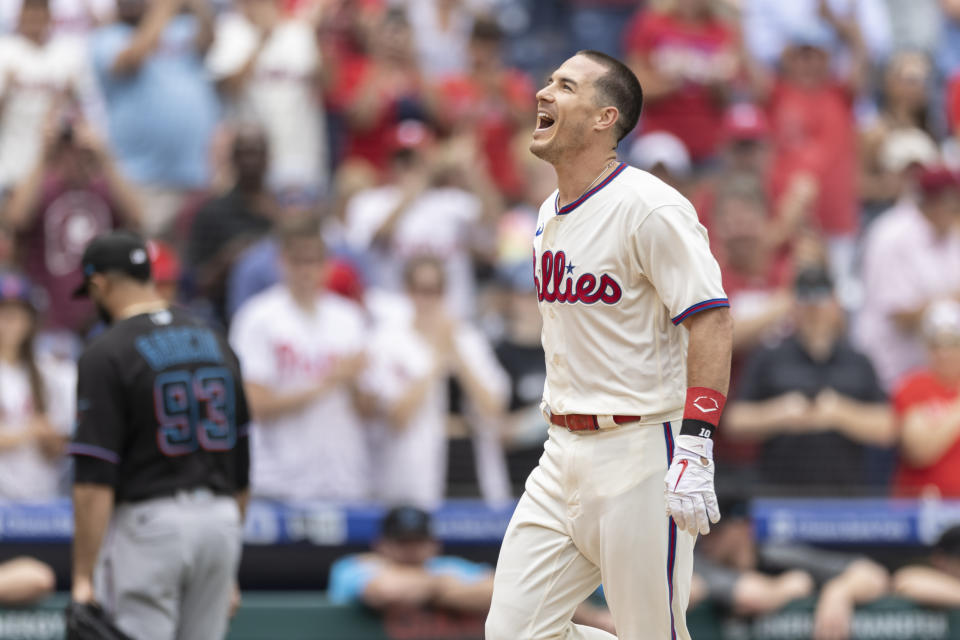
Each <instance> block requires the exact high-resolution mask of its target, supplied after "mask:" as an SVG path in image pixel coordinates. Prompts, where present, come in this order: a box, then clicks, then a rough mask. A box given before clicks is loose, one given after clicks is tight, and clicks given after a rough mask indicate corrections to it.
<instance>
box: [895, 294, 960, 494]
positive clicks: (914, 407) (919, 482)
mask: <svg viewBox="0 0 960 640" xmlns="http://www.w3.org/2000/svg"><path fill="white" fill-rule="evenodd" d="M923 327H924V336H925V337H926V340H927V345H928V348H929V350H930V367H929V369H928V370H925V371H919V372H917V373H914V374H911V375H907V377H906V378H904V380H903V381H902V382H901V383H900V385H899V388H898V389H897V391H896V392H895V393H894V396H893V405H894V409H895V411H896V413H897V416H898V417H899V420H900V427H901V434H900V466H899V468H898V469H897V475H896V480H895V481H894V492H895V494H896V495H900V496H916V495H919V494H921V493H927V492H929V491H931V490H932V491H936V492H938V493H939V494H940V495H942V496H945V497H951V498H956V497H960V303H958V302H956V301H955V300H941V301H938V302H935V303H934V304H932V305H931V306H930V308H929V309H928V310H927V311H926V313H925V314H924V322H923Z"/></svg>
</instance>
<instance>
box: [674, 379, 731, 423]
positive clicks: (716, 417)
mask: <svg viewBox="0 0 960 640" xmlns="http://www.w3.org/2000/svg"><path fill="white" fill-rule="evenodd" d="M725 404H727V396H725V395H723V394H722V393H720V392H719V391H714V390H713V389H710V388H709V387H688V388H687V402H686V404H685V405H684V407H683V419H684V420H687V419H689V420H702V421H703V422H709V423H710V424H712V425H713V426H714V427H716V426H717V423H718V422H720V414H721V413H723V407H724V405H725Z"/></svg>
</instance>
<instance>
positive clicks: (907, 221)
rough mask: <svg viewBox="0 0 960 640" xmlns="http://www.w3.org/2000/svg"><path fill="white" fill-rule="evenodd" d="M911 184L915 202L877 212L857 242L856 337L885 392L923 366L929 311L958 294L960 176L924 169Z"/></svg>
mask: <svg viewBox="0 0 960 640" xmlns="http://www.w3.org/2000/svg"><path fill="white" fill-rule="evenodd" d="M916 182H917V191H918V196H917V198H915V199H913V198H910V199H907V198H904V199H901V200H900V202H899V203H898V204H897V206H895V207H893V208H892V209H890V210H888V211H887V212H885V213H883V214H881V215H880V217H879V218H877V220H876V221H875V222H874V223H873V224H872V225H871V226H870V228H869V229H868V231H867V233H866V236H865V238H864V240H863V264H862V269H861V276H862V280H863V289H864V302H863V307H862V308H861V310H860V312H859V314H858V315H857V317H856V322H855V325H854V338H855V339H856V342H857V344H858V345H859V346H860V348H861V349H863V351H864V352H865V353H867V355H869V356H870V358H871V359H872V360H873V364H874V366H875V367H876V368H877V373H878V374H879V375H880V380H881V382H882V383H883V385H884V387H885V388H887V389H891V388H893V387H894V386H895V385H896V383H897V381H898V380H899V379H900V378H901V377H902V376H903V375H904V374H905V373H907V372H908V371H910V370H911V369H913V368H916V367H919V366H922V365H923V364H924V363H925V362H926V348H925V346H924V341H923V338H922V334H921V328H922V318H923V314H924V313H925V312H926V310H927V307H928V306H929V305H930V304H931V303H932V302H933V301H935V300H937V299H939V298H956V297H957V296H960V175H958V174H956V173H955V172H953V171H951V170H949V169H946V168H944V167H941V166H934V167H927V168H924V169H923V170H921V171H920V172H919V174H918V176H917V180H916Z"/></svg>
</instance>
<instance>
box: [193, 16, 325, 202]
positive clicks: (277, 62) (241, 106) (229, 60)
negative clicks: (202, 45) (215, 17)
mask: <svg viewBox="0 0 960 640" xmlns="http://www.w3.org/2000/svg"><path fill="white" fill-rule="evenodd" d="M237 5H238V11H235V12H231V13H228V14H226V15H224V16H223V17H221V18H220V20H219V21H218V22H217V28H216V38H215V40H214V43H213V46H212V48H211V49H210V52H209V54H208V55H207V68H208V69H209V70H210V72H211V73H212V74H213V77H214V78H216V80H217V82H218V87H219V88H220V90H221V92H222V93H223V94H224V95H225V97H227V99H228V100H229V104H230V105H231V107H232V110H233V113H232V116H233V117H234V118H237V119H248V120H254V121H257V122H259V123H260V124H261V125H262V126H263V127H264V128H265V130H266V132H267V138H268V140H269V142H270V144H269V147H270V162H269V166H270V176H269V182H270V184H271V185H272V186H273V187H275V188H279V189H307V190H310V191H314V192H316V191H319V190H322V189H323V188H324V187H325V185H326V183H327V172H328V166H327V158H326V156H327V147H326V124H325V118H324V111H323V105H322V103H321V102H320V101H319V100H318V96H319V93H320V86H319V85H320V77H321V64H320V63H321V61H320V50H319V48H318V47H317V42H316V36H315V34H314V30H313V28H312V26H311V25H310V24H309V23H308V22H306V21H305V20H299V19H296V18H285V17H284V16H283V14H282V8H281V7H280V2H279V0H242V1H241V2H238V3H237Z"/></svg>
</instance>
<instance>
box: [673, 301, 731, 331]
mask: <svg viewBox="0 0 960 640" xmlns="http://www.w3.org/2000/svg"><path fill="white" fill-rule="evenodd" d="M729 306H730V301H729V300H727V299H726V298H713V299H712V300H704V301H703V302H698V303H697V304H695V305H691V306H689V307H687V308H686V309H685V310H684V311H683V312H681V313H680V314H679V315H677V316H674V317H673V318H671V319H670V321H671V322H673V324H675V325H678V324H680V323H681V322H683V321H684V320H686V319H687V318H689V317H690V316H692V315H694V314H697V313H700V312H701V311H706V310H707V309H716V308H718V307H729Z"/></svg>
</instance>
